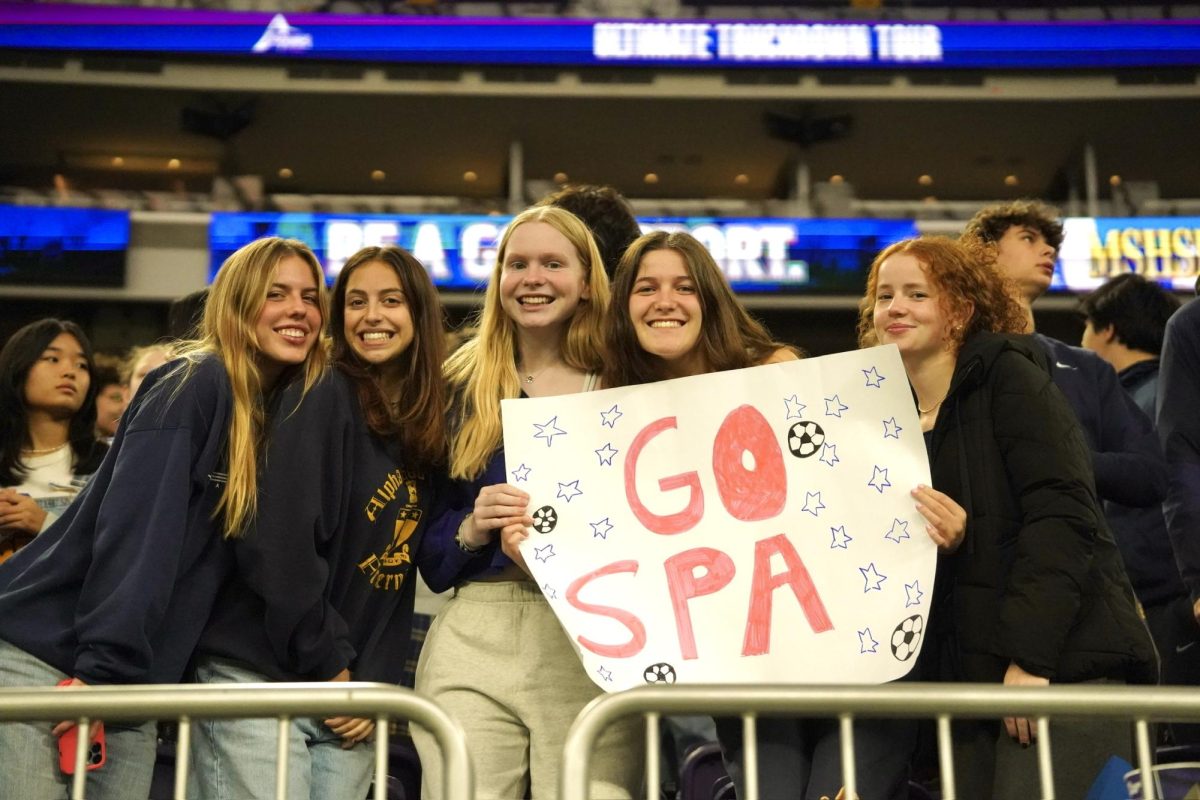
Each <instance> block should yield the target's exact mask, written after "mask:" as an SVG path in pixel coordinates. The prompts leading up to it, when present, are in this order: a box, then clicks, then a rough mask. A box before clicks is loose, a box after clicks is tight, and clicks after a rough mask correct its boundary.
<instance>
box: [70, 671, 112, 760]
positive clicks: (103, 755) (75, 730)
mask: <svg viewBox="0 0 1200 800" xmlns="http://www.w3.org/2000/svg"><path fill="white" fill-rule="evenodd" d="M70 682H71V681H70V679H67V680H65V681H62V682H60V683H59V684H58V685H59V686H65V685H67V684H69V683H70ZM90 730H92V731H95V734H96V737H95V738H94V739H93V740H92V745H91V748H90V752H89V753H88V756H87V761H86V762H85V763H86V764H87V768H88V770H93V769H100V768H101V767H103V766H104V762H105V760H106V759H107V757H108V753H107V749H106V748H105V746H104V723H103V722H101V721H97V722H95V723H93V724H92V726H91V728H90ZM78 745H79V726H78V725H72V726H71V727H70V728H68V729H67V731H66V732H65V733H63V734H62V735H61V736H59V737H58V768H59V769H60V770H62V772H63V774H64V775H74V774H75V748H76V747H77V746H78Z"/></svg>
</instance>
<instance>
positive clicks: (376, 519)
mask: <svg viewBox="0 0 1200 800" xmlns="http://www.w3.org/2000/svg"><path fill="white" fill-rule="evenodd" d="M330 314H331V324H330V337H331V339H332V360H333V366H334V368H333V369H331V370H330V371H329V374H328V375H327V376H326V377H325V378H324V379H323V380H321V381H320V382H319V383H318V384H317V385H316V386H315V387H313V390H312V391H311V392H309V393H308V394H307V395H306V396H305V397H304V400H303V403H301V404H300V405H299V407H298V408H296V410H295V411H294V412H289V413H280V414H278V415H277V416H276V418H275V420H274V421H273V424H272V426H271V434H270V442H269V444H268V450H267V457H268V459H269V463H270V464H272V468H271V470H270V471H269V472H268V473H267V475H266V476H265V482H264V490H265V491H266V492H267V495H268V496H269V497H272V498H273V499H274V500H275V502H273V503H272V504H271V506H270V508H263V509H262V510H261V511H260V513H259V515H258V518H257V519H256V520H255V525H254V528H253V530H251V531H250V532H249V534H248V535H247V536H246V537H245V538H244V539H242V540H239V541H238V542H237V543H236V544H235V546H234V549H235V551H236V553H237V569H236V571H235V574H234V576H233V577H232V578H231V579H230V580H229V581H228V582H227V583H226V584H225V586H224V588H223V589H222V592H221V595H220V599H219V600H218V602H217V605H216V608H215V609H214V612H213V615H212V617H211V618H210V619H209V623H208V626H207V628H206V629H205V631H204V634H203V635H202V636H201V639H200V644H199V646H198V647H197V650H196V657H195V663H196V678H197V680H198V681H200V682H203V683H247V682H253V683H259V682H266V681H346V680H350V679H351V677H353V679H354V680H360V681H379V682H384V683H393V684H395V683H400V681H401V679H402V677H403V675H404V670H405V664H406V662H407V659H408V656H409V643H410V641H411V638H412V620H413V603H414V595H415V588H416V587H415V580H416V574H415V566H414V565H415V564H416V561H417V551H418V549H419V547H420V543H421V541H422V539H423V537H424V535H425V529H426V528H427V527H428V525H429V524H430V520H431V519H432V518H434V517H435V516H436V513H435V512H436V508H435V505H436V501H437V500H438V498H439V496H440V495H442V494H444V492H442V491H439V490H440V489H441V488H442V486H443V485H444V484H445V479H444V473H445V469H444V464H445V457H446V436H445V411H446V404H445V398H444V387H445V382H444V381H443V380H442V374H441V370H442V363H443V361H444V360H445V346H444V341H445V340H444V336H443V334H442V306H441V302H440V301H439V299H438V293H437V289H436V288H434V285H433V281H432V280H430V278H429V274H428V272H427V271H426V269H425V267H424V266H422V264H421V262H419V261H418V260H417V259H416V258H414V257H413V255H412V254H411V253H409V252H408V251H406V250H402V249H401V248H399V247H394V246H388V247H367V248H364V249H363V250H360V251H359V252H357V253H355V254H354V255H353V256H351V257H350V258H349V259H348V260H347V261H346V264H345V266H344V267H342V270H341V272H340V273H339V274H338V278H337V282H336V283H335V284H334V288H333V302H332V308H331V311H330ZM300 391H301V387H300V386H298V385H293V386H291V387H289V388H288V389H287V390H286V393H285V395H284V396H283V398H281V404H280V408H281V409H284V410H286V409H290V408H293V407H296V401H295V397H294V396H296V395H299V394H300ZM373 729H374V722H373V720H371V719H362V718H355V717H347V716H326V717H303V716H300V717H294V718H293V719H292V721H291V725H290V731H289V735H288V747H289V752H290V757H289V761H288V763H289V765H290V769H289V771H288V776H287V786H286V794H287V796H288V797H289V798H293V800H302V799H303V798H313V800H362V799H363V798H364V797H366V796H367V793H368V787H369V786H370V783H371V767H372V765H373V764H374V752H375V751H374V747H372V746H371V745H369V744H367V742H366V740H367V738H368V737H369V736H370V734H371V733H372V731H373ZM277 732H278V725H277V723H276V721H275V720H268V719H239V720H203V721H201V722H200V723H199V724H198V725H197V726H196V728H195V731H194V733H193V734H192V761H193V764H194V768H193V770H192V773H191V777H192V778H193V783H192V787H191V791H189V793H188V796H189V797H194V798H203V800H242V798H255V797H273V796H275V792H276V787H275V750H276V748H275V743H276V737H277Z"/></svg>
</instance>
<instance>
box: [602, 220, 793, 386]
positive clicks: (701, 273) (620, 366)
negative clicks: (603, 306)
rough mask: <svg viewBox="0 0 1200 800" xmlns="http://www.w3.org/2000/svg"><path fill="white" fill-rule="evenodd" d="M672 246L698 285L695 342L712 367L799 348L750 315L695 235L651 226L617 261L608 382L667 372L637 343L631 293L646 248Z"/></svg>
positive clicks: (751, 362) (748, 363) (645, 379)
mask: <svg viewBox="0 0 1200 800" xmlns="http://www.w3.org/2000/svg"><path fill="white" fill-rule="evenodd" d="M654 250H674V251H675V252H677V253H679V255H680V256H681V257H682V258H683V262H684V264H685V265H686V267H687V272H688V276H689V277H691V279H692V282H693V283H694V284H695V285H696V296H697V298H698V299H699V301H700V313H701V314H702V315H703V324H702V325H701V326H700V338H699V340H698V341H697V342H696V347H698V348H699V349H700V351H701V353H702V354H703V356H704V363H705V364H706V365H707V367H708V371H709V372H723V371H724V370H728V369H741V368H743V367H753V366H757V365H758V364H761V363H763V362H764V361H765V360H766V359H767V358H769V357H770V356H771V355H772V354H773V353H775V352H776V351H777V350H780V349H787V350H791V351H792V352H793V353H796V355H799V352H798V351H797V350H796V349H795V348H792V347H790V346H789V345H786V344H783V343H782V342H777V341H775V340H774V339H772V338H771V334H770V333H768V332H767V329H766V328H765V327H763V325H762V323H760V322H759V321H758V320H756V319H754V318H753V317H751V316H750V314H749V313H747V312H746V309H745V308H744V307H743V306H742V304H741V303H740V302H739V301H738V299H737V295H735V294H734V293H733V289H732V288H730V286H729V281H728V280H727V279H726V278H725V274H724V273H722V272H721V269H720V267H718V266H717V262H716V261H714V260H713V257H712V255H710V254H709V252H708V250H707V249H706V248H705V247H704V245H702V244H701V243H700V242H699V241H698V240H697V239H696V238H695V237H694V236H692V235H691V234H690V233H685V232H683V231H676V232H674V233H668V232H666V231H652V232H650V233H647V234H643V235H642V236H640V237H638V238H637V239H636V240H635V241H634V242H633V244H631V245H630V246H629V249H628V250H626V251H625V255H624V256H622V258H621V263H620V264H618V265H617V274H616V275H615V276H614V278H613V301H612V307H611V308H610V309H609V312H608V319H607V321H606V323H605V344H606V345H607V348H608V353H609V359H608V362H607V363H606V364H605V368H604V385H605V386H610V387H611V386H630V385H632V384H638V383H649V382H651V381H660V380H663V379H664V378H666V377H668V375H667V370H666V365H665V363H664V362H663V360H662V359H661V358H659V357H658V356H655V355H652V354H650V353H647V352H646V351H645V350H643V349H642V346H641V344H639V343H638V338H637V331H636V329H635V328H634V323H633V319H632V318H631V317H630V316H629V298H630V297H631V296H632V295H633V285H634V283H635V282H636V281H637V276H638V268H639V267H640V266H641V263H642V259H643V258H644V257H645V256H646V254H647V253H650V252H652V251H654Z"/></svg>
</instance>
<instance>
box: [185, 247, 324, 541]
mask: <svg viewBox="0 0 1200 800" xmlns="http://www.w3.org/2000/svg"><path fill="white" fill-rule="evenodd" d="M288 256H297V257H299V258H301V259H302V260H303V261H304V262H305V263H306V264H308V266H309V267H310V268H311V269H312V272H313V278H314V279H315V280H316V283H317V286H318V287H319V288H320V291H318V292H317V304H318V309H319V310H320V313H321V324H322V325H324V323H325V322H326V321H327V320H328V319H329V299H328V297H327V296H326V292H325V290H324V286H325V279H324V275H323V274H322V272H321V264H320V262H318V261H317V257H316V256H315V255H313V252H312V250H309V249H308V246H307V245H306V244H304V243H303V242H299V241H296V240H294V239H280V238H278V237H274V236H272V237H268V238H265V239H259V240H257V241H254V242H251V243H250V244H248V245H245V246H244V247H242V248H241V249H239V250H238V251H237V252H235V253H234V254H233V255H231V256H230V257H229V258H228V259H226V260H225V263H224V264H222V265H221V269H220V271H218V272H217V277H216V280H214V281H213V284H212V288H211V290H210V292H209V295H208V301H207V302H206V304H205V306H204V317H203V319H202V320H201V322H200V328H199V332H198V334H199V335H198V338H197V339H195V340H192V341H187V342H182V343H181V344H180V346H179V349H178V351H177V352H176V357H177V358H182V359H183V365H182V367H181V368H182V369H183V370H184V378H183V380H186V379H187V377H188V375H190V373H191V372H192V371H193V370H194V369H195V367H196V365H197V364H198V363H199V362H200V361H201V360H202V359H204V358H207V357H212V356H216V357H217V358H219V359H220V360H221V363H222V364H223V365H224V367H225V373H226V375H228V376H229V384H230V388H231V390H232V392H233V414H232V419H231V420H230V422H229V441H228V445H227V450H226V452H227V454H228V460H229V463H228V467H227V471H228V473H229V479H228V481H227V482H226V484H225V490H224V491H223V492H222V494H221V499H220V501H219V502H218V503H217V508H216V512H215V513H216V514H218V515H223V516H224V521H223V525H222V528H223V533H224V535H225V537H226V538H237V537H239V536H241V535H242V533H243V532H244V531H245V529H246V526H247V524H248V523H249V522H250V521H251V520H253V519H254V515H255V513H256V512H257V510H258V466H259V442H261V441H262V439H263V438H264V436H265V430H264V427H265V422H266V418H265V413H264V410H263V397H262V394H263V386H262V374H261V372H260V370H259V366H258V363H257V361H256V358H255V356H256V355H257V354H258V353H259V352H260V345H259V342H258V336H257V335H256V334H255V332H254V327H255V324H256V322H257V321H258V317H259V314H261V313H262V309H263V305H265V303H266V298H267V289H268V288H269V287H270V286H271V283H272V281H273V280H274V278H275V269H276V267H277V266H278V265H279V262H280V261H281V260H282V259H284V258H286V257H288ZM327 359H328V356H327V351H326V347H325V344H324V342H323V341H318V342H317V343H316V344H314V345H313V348H312V350H310V351H309V353H308V355H307V356H306V357H305V359H304V365H303V367H302V369H303V372H304V392H307V391H308V390H309V389H310V388H311V387H312V386H313V384H315V383H316V382H317V380H318V379H320V377H321V375H322V374H323V373H324V371H325V366H326V363H327ZM182 382H183V381H180V384H182Z"/></svg>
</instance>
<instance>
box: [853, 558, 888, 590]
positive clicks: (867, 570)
mask: <svg viewBox="0 0 1200 800" xmlns="http://www.w3.org/2000/svg"><path fill="white" fill-rule="evenodd" d="M858 571H859V572H861V573H862V576H863V594H866V593H867V592H882V591H883V582H884V581H886V580H887V575H883V574H880V572H879V570H877V569H875V562H874V561H872V562H871V563H870V564H868V565H867V566H865V567H859V568H858ZM872 582H873V583H872Z"/></svg>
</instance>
